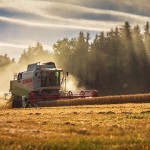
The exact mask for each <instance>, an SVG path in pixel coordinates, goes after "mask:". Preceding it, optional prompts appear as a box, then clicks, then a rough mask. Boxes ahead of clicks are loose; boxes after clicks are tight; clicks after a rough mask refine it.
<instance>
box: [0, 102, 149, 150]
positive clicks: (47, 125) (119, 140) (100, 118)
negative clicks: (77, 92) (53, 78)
mask: <svg viewBox="0 0 150 150" xmlns="http://www.w3.org/2000/svg"><path fill="white" fill-rule="evenodd" d="M0 133H1V134H0V149H1V150H3V149H9V150H15V149H31V150H32V149H44V150H45V149H69V150H70V149H74V150H76V149H94V150H95V149H121V150H122V149H144V150H145V149H147V150H148V149H150V145H149V143H150V104H119V105H115V104H112V105H94V106H91V105H88V106H70V107H50V108H28V109H1V110H0Z"/></svg>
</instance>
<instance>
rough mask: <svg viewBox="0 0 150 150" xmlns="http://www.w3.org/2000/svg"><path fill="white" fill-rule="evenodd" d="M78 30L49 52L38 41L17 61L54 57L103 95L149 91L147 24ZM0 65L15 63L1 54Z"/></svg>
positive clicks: (149, 35) (149, 33)
mask: <svg viewBox="0 0 150 150" xmlns="http://www.w3.org/2000/svg"><path fill="white" fill-rule="evenodd" d="M90 39H91V37H90V34H89V33H87V34H85V33H83V32H80V33H79V35H78V37H74V38H72V39H68V38H64V39H62V40H58V41H57V42H56V43H55V44H54V45H53V51H52V52H51V53H50V52H48V51H47V50H44V49H43V47H42V44H40V43H39V42H38V43H37V45H36V46H35V47H29V48H28V49H27V50H24V52H23V53H22V55H21V57H20V59H19V62H18V63H19V64H24V63H25V64H26V65H27V64H28V63H33V62H39V61H41V62H45V61H56V62H57V66H59V67H62V68H64V70H66V71H69V72H70V73H71V74H73V75H74V76H75V77H76V78H77V80H78V81H79V86H85V87H86V88H87V89H91V88H94V89H97V90H99V92H100V93H101V94H102V95H110V94H129V93H144V92H149V91H150V77H149V76H150V25H149V23H148V22H147V23H146V25H145V26H144V27H143V29H142V32H141V28H140V27H139V26H138V25H136V26H134V27H131V26H130V24H129V23H128V22H125V24H124V25H123V26H122V27H121V28H115V29H111V31H109V32H107V33H104V32H101V33H98V34H96V36H95V38H94V40H93V41H92V42H91V40H90ZM0 60H1V61H0V67H3V66H6V65H8V64H10V63H14V61H15V60H14V59H13V60H10V59H9V57H8V56H7V55H4V56H0Z"/></svg>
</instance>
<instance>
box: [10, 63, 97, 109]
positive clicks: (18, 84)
mask: <svg viewBox="0 0 150 150" xmlns="http://www.w3.org/2000/svg"><path fill="white" fill-rule="evenodd" d="M67 76H68V72H67V73H64V71H63V69H59V68H56V66H55V63H54V62H48V63H44V64H40V63H34V64H29V65H28V67H27V71H24V72H20V73H18V74H15V75H14V80H12V81H10V92H11V95H12V107H13V108H16V107H17V108H20V107H33V106H42V105H41V104H42V103H43V104H45V103H47V102H50V101H51V100H57V99H72V98H85V97H96V96H98V93H97V91H96V90H85V91H81V92H80V93H76V94H73V92H71V91H66V78H67ZM43 106H45V105H43Z"/></svg>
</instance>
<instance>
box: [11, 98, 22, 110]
mask: <svg viewBox="0 0 150 150" xmlns="http://www.w3.org/2000/svg"><path fill="white" fill-rule="evenodd" d="M22 107H23V106H22V97H21V96H18V95H15V96H13V97H12V108H22Z"/></svg>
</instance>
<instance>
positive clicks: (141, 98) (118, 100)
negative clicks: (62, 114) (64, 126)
mask: <svg viewBox="0 0 150 150" xmlns="http://www.w3.org/2000/svg"><path fill="white" fill-rule="evenodd" d="M149 102H150V94H136V95H119V96H104V97H95V98H79V99H69V100H57V101H51V102H44V103H43V102H42V103H41V102H38V103H37V105H41V106H55V107H56V106H78V105H102V104H123V103H149Z"/></svg>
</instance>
